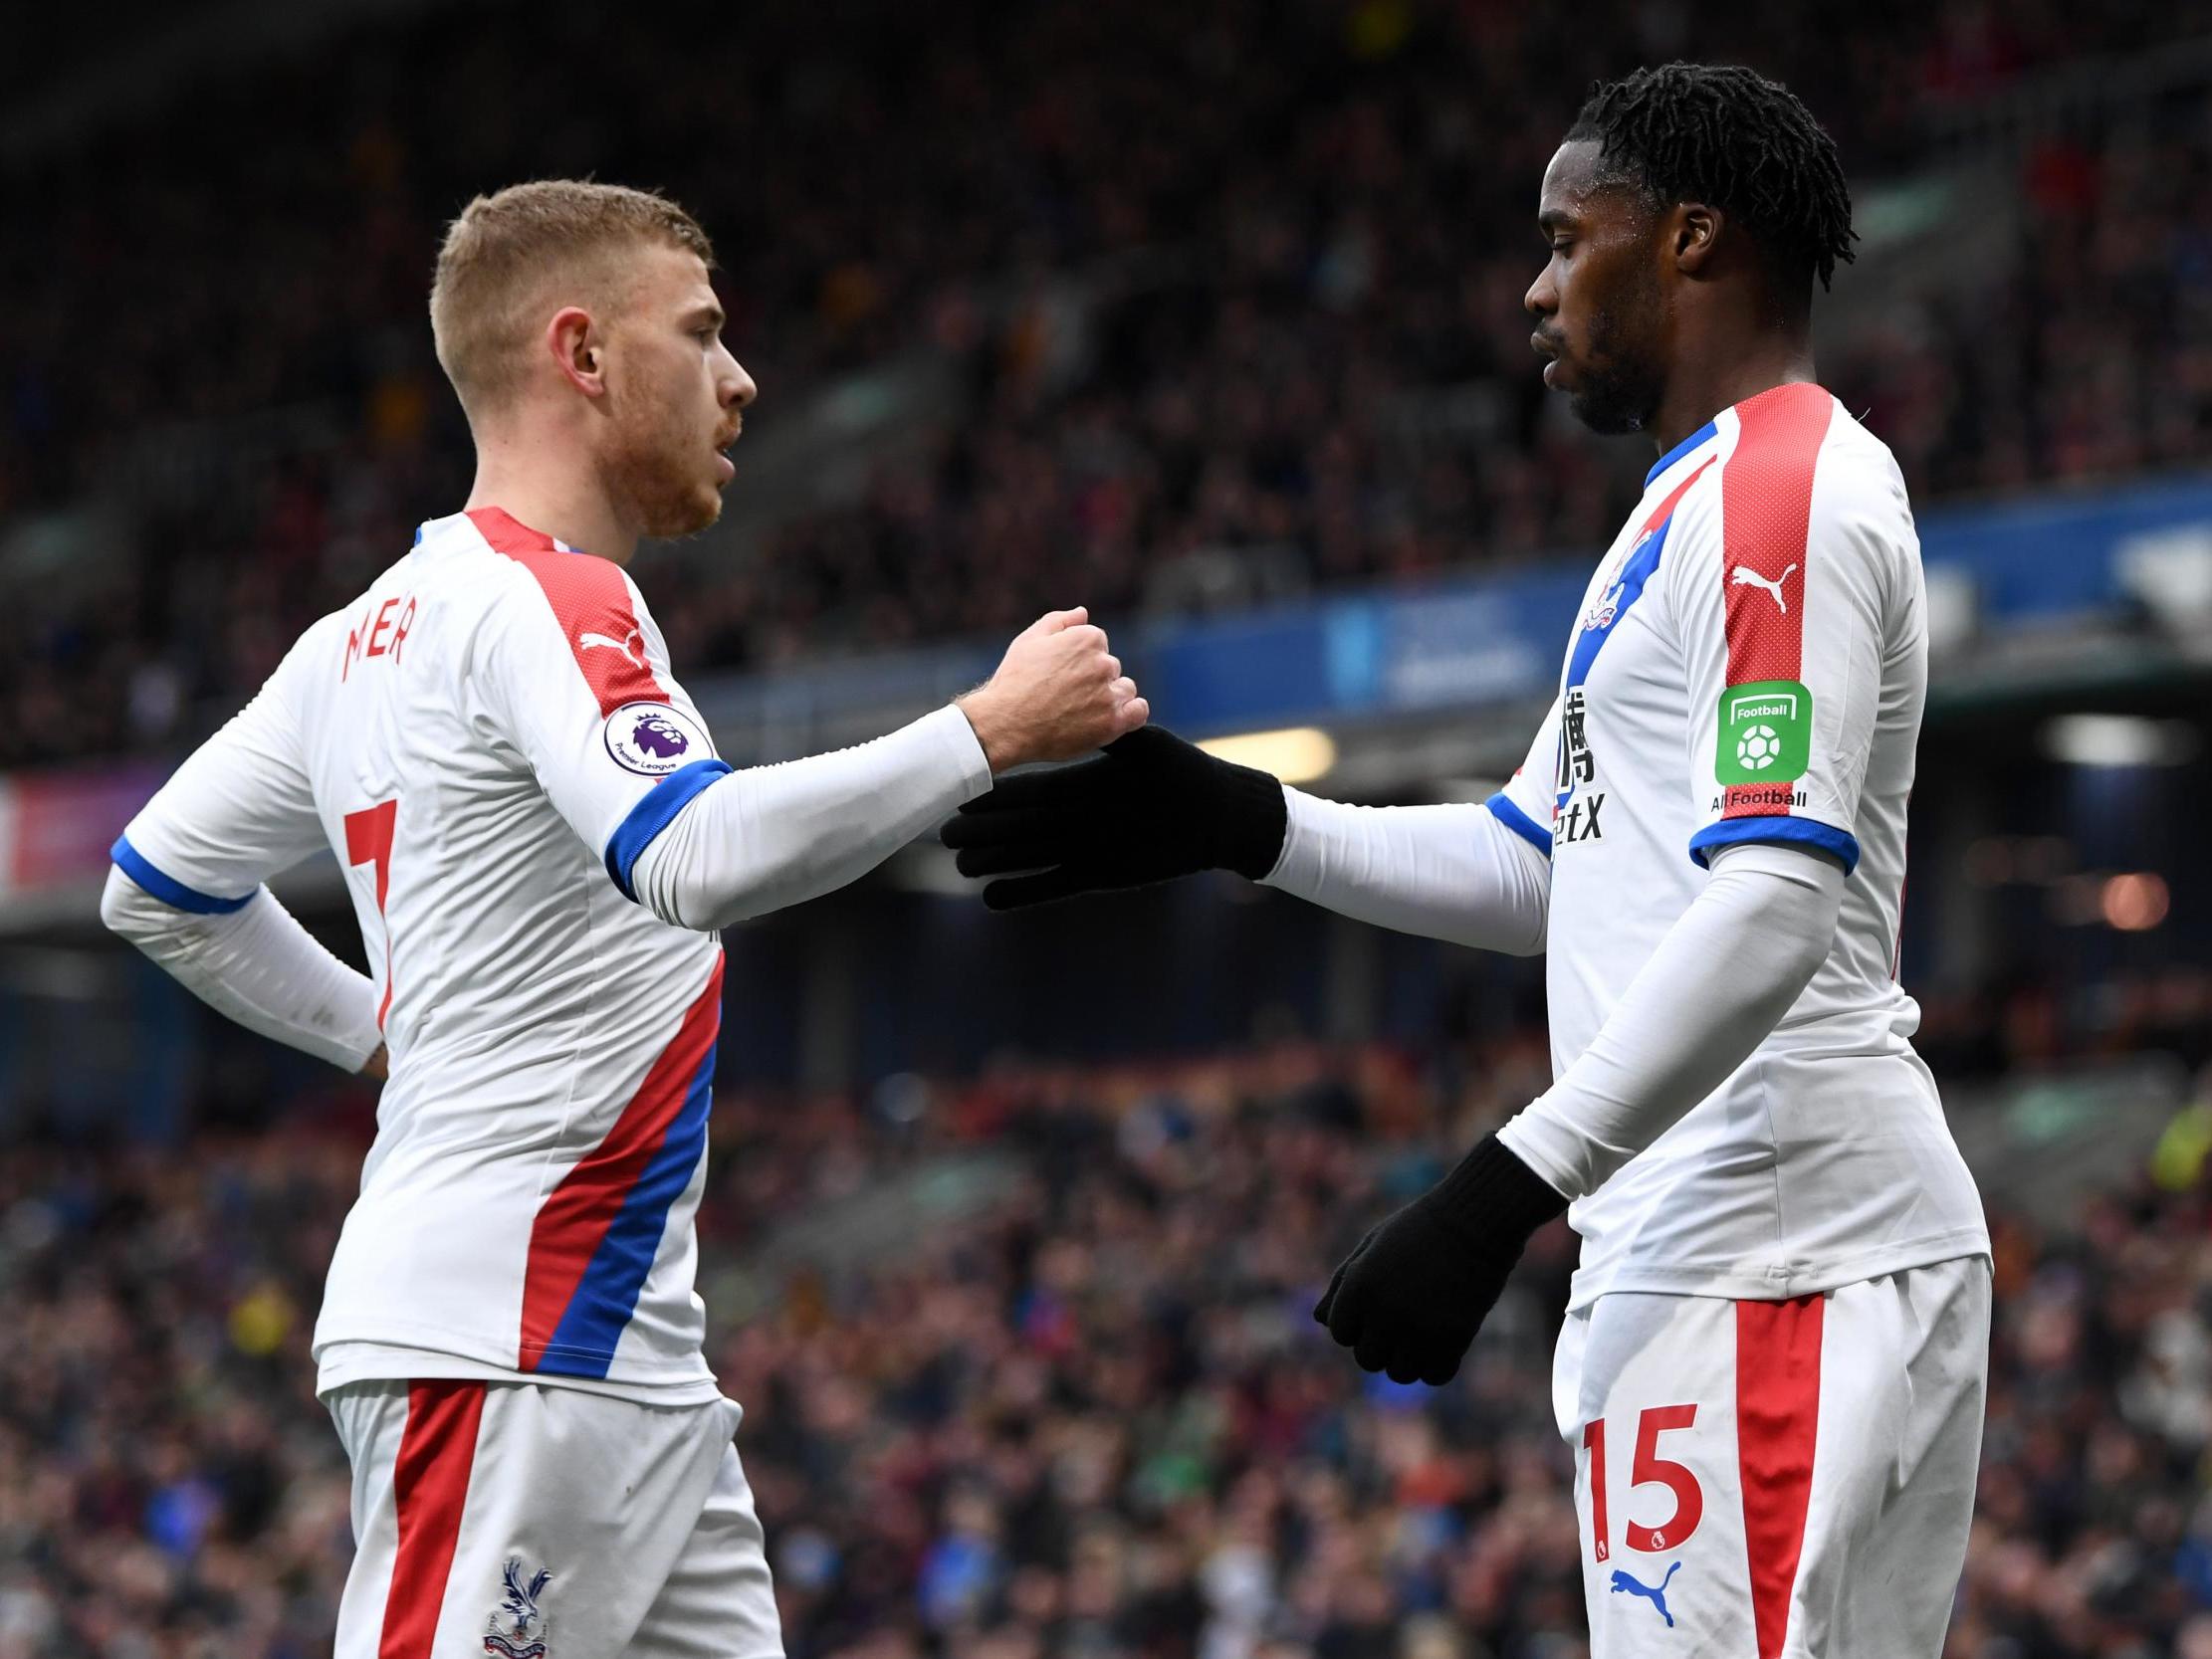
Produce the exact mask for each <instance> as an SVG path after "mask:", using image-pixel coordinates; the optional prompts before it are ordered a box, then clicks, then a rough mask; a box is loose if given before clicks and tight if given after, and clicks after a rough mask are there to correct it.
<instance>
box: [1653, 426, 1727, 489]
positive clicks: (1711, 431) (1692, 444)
mask: <svg viewBox="0 0 2212 1659" xmlns="http://www.w3.org/2000/svg"><path fill="white" fill-rule="evenodd" d="M1719 436H1720V423H1719V422H1718V421H1707V422H1706V423H1705V424H1704V425H1703V426H1700V427H1699V428H1698V429H1697V430H1696V431H1695V432H1692V433H1691V434H1690V435H1689V436H1688V437H1686V438H1684V439H1683V440H1682V441H1681V442H1680V443H1678V444H1676V445H1675V446H1674V447H1673V448H1672V449H1670V450H1668V451H1667V452H1666V453H1665V454H1664V455H1662V456H1660V457H1659V464H1658V465H1657V466H1655V467H1653V469H1652V470H1651V471H1650V472H1648V473H1646V474H1645V475H1644V488H1645V489H1647V490H1649V489H1651V488H1652V485H1653V483H1654V481H1656V480H1657V479H1658V478H1659V474H1661V473H1663V472H1665V471H1666V469H1667V468H1669V467H1671V466H1673V465H1674V463H1675V462H1677V461H1679V460H1680V459H1681V458H1682V457H1683V456H1685V455H1687V454H1688V453H1689V452H1690V451H1691V450H1693V449H1695V448H1696V447H1697V446H1698V445H1699V444H1702V443H1704V442H1706V441H1707V440H1708V439H1711V438H1717V437H1719Z"/></svg>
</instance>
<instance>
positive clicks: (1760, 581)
mask: <svg viewBox="0 0 2212 1659" xmlns="http://www.w3.org/2000/svg"><path fill="white" fill-rule="evenodd" d="M1796 568H1797V566H1796V565H1795V564H1792V565H1791V566H1790V569H1789V570H1785V571H1783V572H1782V574H1781V575H1779V576H1776V577H1775V578H1774V579H1773V580H1771V581H1769V580H1768V579H1767V578H1766V577H1764V576H1762V575H1760V574H1759V573H1758V571H1756V570H1754V569H1752V568H1751V566H1750V565H1748V564H1739V565H1737V566H1736V567H1735V568H1734V569H1733V570H1731V571H1729V572H1728V585H1729V586H1731V587H1763V588H1765V589H1766V590H1767V591H1768V592H1769V593H1771V594H1773V595H1774V602H1775V603H1776V604H1777V605H1780V606H1781V607H1782V614H1783V615H1784V616H1788V615H1789V614H1790V602H1789V601H1788V600H1787V599H1785V598H1783V597H1782V584H1783V583H1784V582H1786V581H1788V580H1789V579H1790V570H1795V569H1796Z"/></svg>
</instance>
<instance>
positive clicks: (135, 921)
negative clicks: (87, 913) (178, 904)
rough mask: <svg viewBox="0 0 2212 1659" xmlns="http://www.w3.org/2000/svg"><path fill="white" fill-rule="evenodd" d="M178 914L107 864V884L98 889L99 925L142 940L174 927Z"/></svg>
mask: <svg viewBox="0 0 2212 1659" xmlns="http://www.w3.org/2000/svg"><path fill="white" fill-rule="evenodd" d="M176 915H177V913H176V912H174V911H172V910H170V909H169V907H168V906H166V905H164V904H162V903H161V901H160V900H158V899H156V898H154V897H153V896H152V895H151V894H149V893H148V892H146V890H145V889H144V888H142V887H140V886H139V885H138V884H137V883H136V882H134V881H132V880H131V879H130V878H129V877H128V876H126V875H124V874H123V873H122V871H121V870H119V869H118V868H116V867H115V866H114V865H110V866H109V867H108V885H107V886H106V887H105V888H103V889H102V890H101V895H100V920H101V925H102V926H103V927H105V928H107V930H108V931H109V932H110V933H119V934H121V935H122V936H123V937H124V938H126V939H128V940H130V942H131V943H133V944H138V943H142V942H144V941H145V940H147V939H149V938H154V937H157V936H158V935H160V934H161V933H166V932H168V931H169V930H170V929H171V928H172V927H174V926H175V919H176Z"/></svg>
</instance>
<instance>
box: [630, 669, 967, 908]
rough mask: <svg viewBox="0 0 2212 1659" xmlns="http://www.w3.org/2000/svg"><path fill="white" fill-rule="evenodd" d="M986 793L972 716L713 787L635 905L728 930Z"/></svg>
mask: <svg viewBox="0 0 2212 1659" xmlns="http://www.w3.org/2000/svg"><path fill="white" fill-rule="evenodd" d="M990 787H991V765H990V762H989V761H988V760H986V759H985V757H984V751H983V746H982V745H981V744H980V743H979V742H978V741H977V739H976V734H975V731H974V730H973V729H972V728H971V727H970V726H969V724H968V720H967V717H966V716H965V715H963V714H962V713H961V712H960V711H959V710H958V709H954V708H947V709H940V710H939V711H938V712H937V713H936V714H934V715H929V716H926V717H925V718H923V719H922V720H919V721H916V722H915V723H914V724H913V725H912V726H904V727H902V728H901V729H899V730H897V731H894V732H892V733H891V734H890V735H889V736H885V737H878V738H877V739H876V740H875V741H874V742H871V743H862V744H860V745H859V746H858V747H855V748H848V749H839V750H837V751H835V752H834V753H830V754H815V755H809V756H808V757H807V758H805V759H803V760H788V761H784V762H782V763H780V764H778V765H774V766H756V767H752V768H750V769H748V770H745V771H737V772H732V773H730V774H729V775H728V776H726V777H722V778H719V779H717V780H716V781H715V782H714V783H713V784H711V785H710V786H709V787H707V788H705V789H702V790H701V791H700V792H699V794H698V795H697V796H696V797H695V798H694V799H693V800H692V801H691V803H690V804H689V805H688V806H686V807H685V808H684V810H683V811H682V812H681V813H679V814H678V815H677V817H676V818H675V820H674V821H673V822H671V823H670V824H669V826H668V827H667V828H666V829H665V830H663V831H662V832H661V834H660V835H659V836H658V837H657V838H656V839H655V840H654V842H653V844H652V845H651V846H650V847H648V848H647V849H646V850H645V852H644V853H643V855H642V856H640V857H639V859H638V861H637V864H636V867H635V870H634V872H633V874H632V886H633V887H634V889H635V891H636V894H637V898H638V902H639V903H640V904H642V905H644V906H645V907H646V908H647V909H648V910H650V911H652V912H653V914H654V915H655V916H658V917H659V918H660V919H661V920H662V921H664V922H668V923H672V924H674V925H675V926H677V927H679V928H695V929H698V930H700V931H702V932H706V931H710V930H713V929H716V928H727V927H729V926H731V925H732V924H733V923H737V922H742V921H744V920H746V919H747V918H748V917H754V916H764V915H766V914H768V913H769V912H771V911H775V910H781V909H783V908H784V907H785V906H787V905H795V904H798V903H800V902H801V901H802V900H806V899H812V898H816V897H818V896H820V895H821V894H824V893H829V892H832V891H834V890H835V889H837V888H840V887H843V886H844V885H845V884H846V883H847V882H850V881H852V880H854V879H855V878H857V877H859V876H862V875H865V874H866V873H867V872H868V871H870V870H872V869H874V868H875V867H876V866H877V865H878V864H881V863H882V862H883V861H884V860H885V859H886V858H888V857H890V856H891V854H893V853H894V852H896V851H898V849H899V848H901V847H903V846H905V845H906V844H907V843H908V842H909V841H912V840H913V839H914V838H915V837H916V836H917V835H920V834H921V833H922V832H923V831H925V830H927V829H929V828H930V827H931V826H932V825H934V824H936V823H937V822H938V821H939V820H941V819H943V818H944V817H945V815H946V814H948V813H950V812H952V811H953V810H954V809H955V808H957V807H958V806H959V805H960V804H961V802H963V801H966V800H970V799H972V798H974V797H975V796H977V795H980V794H982V793H983V792H984V791H985V790H986V789H989V788H990Z"/></svg>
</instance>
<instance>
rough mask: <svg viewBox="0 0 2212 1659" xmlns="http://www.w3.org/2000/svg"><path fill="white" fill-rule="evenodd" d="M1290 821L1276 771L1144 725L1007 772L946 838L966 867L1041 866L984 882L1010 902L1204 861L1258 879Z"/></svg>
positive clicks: (950, 826) (1113, 884) (1134, 883)
mask: <svg viewBox="0 0 2212 1659" xmlns="http://www.w3.org/2000/svg"><path fill="white" fill-rule="evenodd" d="M1288 822H1289V809H1288V808H1287V807H1286V806H1285V805H1284V804H1283V798H1282V785H1281V784H1280V783H1278V782H1277V781H1276V780H1275V779H1274V778H1272V777H1269V776H1268V775H1267V774H1266V773H1265V772H1260V771H1254V770H1253V769H1252V768H1251V767H1249V766H1237V765H1232V764H1230V763H1229V762H1228V761H1226V760H1217V759H1216V758H1215V757H1214V756H1213V755H1211V754H1209V753H1207V752H1206V750H1204V749H1202V748H1200V747H1198V746H1197V745H1196V744H1194V743H1187V742H1185V741H1184V740H1183V739H1182V738H1181V737H1178V736H1177V735H1176V734H1175V733H1174V732H1172V731H1166V730H1163V729H1162V728H1161V727H1159V726H1140V727H1138V729H1136V730H1135V731H1132V732H1130V733H1129V734H1128V735H1127V736H1126V737H1117V738H1115V739H1114V741H1112V742H1111V743H1108V744H1107V745H1106V749H1105V752H1104V753H1102V754H1101V755H1099V757H1098V758H1097V759H1095V760H1085V761H1083V762H1081V763H1080V764H1078V765H1073V766H1062V767H1059V768H1058V769H1056V770H1054V771H1049V772H1028V773H1024V774H1023V775H1021V776H1018V777H1009V778H1006V779H1005V780H1004V781H1002V782H1001V783H999V784H998V786H997V787H996V788H995V789H993V790H992V791H991V793H990V794H988V795H984V796H981V797H979V798H978V799H976V800H972V801H970V802H969V803H968V804H967V805H966V806H964V807H962V808H961V809H960V816H959V817H957V818H954V819H953V820H952V821H951V822H949V823H947V824H946V826H945V827H944V829H943V830H941V831H940V832H939V837H940V839H941V840H943V841H944V843H945V845H946V846H948V847H950V848H952V849H953V851H955V852H956V853H958V854H959V855H960V858H959V860H958V863H959V865H960V873H961V874H962V875H964V876H1004V875H1006V874H1007V873H1008V872H1010V871H1015V870H1027V871H1034V872H1036V874H1033V875H1026V876H1019V877H1015V878H1014V879H1012V880H1010V881H995V882H993V883H992V884H991V885H990V886H989V887H987V888H985V889H984V903H985V904H987V905H989V906H990V907H991V908H992V909H993V910H995V911H1010V910H1019V909H1020V908H1021V907H1022V906H1024V905H1041V904H1045V903H1047V902H1049V901H1051V900H1054V899H1066V898H1069V897H1071V896H1073V895H1075V894H1078V893H1097V892H1101V891H1103V890H1105V889H1108V888H1117V887H1142V886H1143V885H1145V884H1146V883H1147V882H1164V881H1169V880H1171V879H1173V878H1174V877H1177V876H1188V875H1191V874H1192V873H1193V872H1195V871H1199V870H1234V871H1235V872H1236V873H1237V874H1238V875H1241V876H1248V877H1250V878H1251V879H1252V880H1253V881H1257V880H1258V879H1259V878H1260V877H1262V876H1264V875H1266V874H1267V872H1268V871H1270V870H1272V869H1273V868H1274V867H1275V861H1276V860H1277V859H1279V858H1280V857H1281V856H1282V838H1283V832H1284V828H1285V826H1286V825H1287V824H1288Z"/></svg>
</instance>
